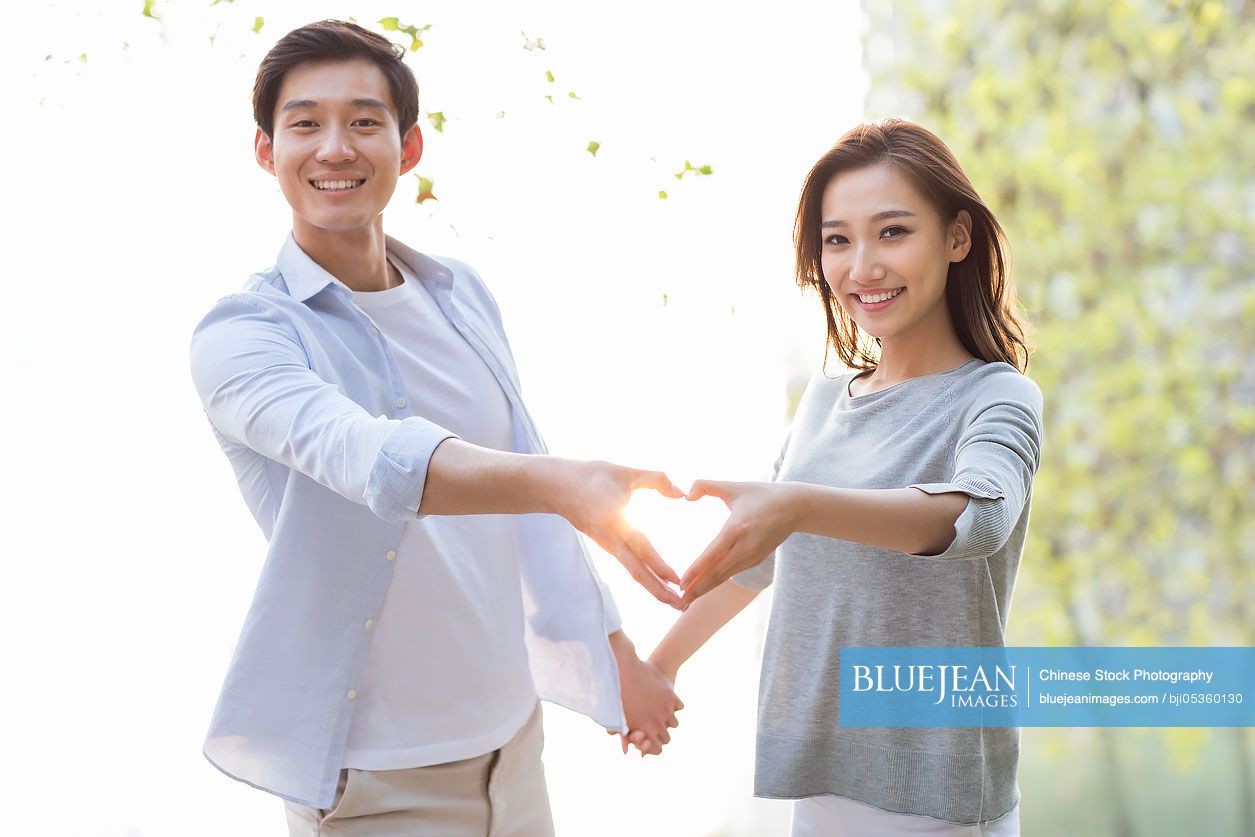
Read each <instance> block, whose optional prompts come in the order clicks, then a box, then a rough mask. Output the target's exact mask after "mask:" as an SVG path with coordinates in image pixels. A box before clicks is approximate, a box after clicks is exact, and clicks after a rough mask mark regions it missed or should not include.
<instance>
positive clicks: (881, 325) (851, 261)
mask: <svg viewBox="0 0 1255 837" xmlns="http://www.w3.org/2000/svg"><path fill="white" fill-rule="evenodd" d="M820 222H821V228H820V235H821V236H822V237H823V251H822V256H821V259H820V264H821V266H822V268H823V272H824V279H825V280H826V281H827V283H828V287H830V288H831V289H832V293H833V296H834V297H836V299H837V300H838V301H839V302H840V304H841V307H842V308H844V309H845V311H846V313H847V314H849V315H850V317H852V318H853V319H854V322H856V323H857V324H858V326H859V328H861V329H862V330H863V331H865V332H867V333H868V334H870V335H872V336H873V337H879V338H880V339H881V341H882V343H883V341H884V340H886V339H887V338H892V337H895V336H898V335H903V334H907V333H912V332H916V331H917V330H920V329H923V330H925V331H932V330H933V329H937V330H939V331H940V330H944V329H951V330H952V329H953V326H951V325H950V320H949V316H948V314H947V312H946V306H945V290H946V275H947V273H948V271H949V268H950V263H951V262H959V261H962V260H963V259H964V257H966V256H967V253H968V250H969V249H970V248H971V217H970V216H969V215H968V213H967V212H966V211H961V212H960V213H959V217H958V219H957V220H956V221H955V222H954V223H952V224H948V225H947V224H945V223H943V221H942V219H941V217H940V216H939V215H938V214H937V212H936V210H935V209H933V207H932V204H930V203H929V202H928V201H927V199H925V198H924V196H923V195H922V194H920V192H919V191H918V190H916V188H915V187H914V186H913V185H912V184H911V183H910V181H908V180H907V179H906V178H905V177H903V176H902V175H901V174H899V173H898V172H897V171H896V170H895V169H893V168H892V167H890V166H888V165H877V166H868V167H866V168H861V169H854V170H852V171H847V172H843V173H842V174H839V175H837V176H836V177H834V178H833V179H832V180H831V181H829V182H828V185H827V186H826V187H825V188H824V194H823V202H822V204H821V206H820ZM921 336H923V335H921Z"/></svg>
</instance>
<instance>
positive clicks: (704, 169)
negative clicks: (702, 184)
mask: <svg viewBox="0 0 1255 837" xmlns="http://www.w3.org/2000/svg"><path fill="white" fill-rule="evenodd" d="M689 172H692V173H693V174H694V176H698V177H702V176H706V175H710V174H714V169H712V168H711V167H710V166H708V165H706V166H694V165H693V164H692V163H691V162H689V161H688V160H685V161H684V168H682V169H680V170H679V171H678V172H676V174H675V179H676V180H683V179H684V175H686V174H688V173H689Z"/></svg>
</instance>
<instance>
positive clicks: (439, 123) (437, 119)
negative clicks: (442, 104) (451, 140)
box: [427, 110, 445, 134]
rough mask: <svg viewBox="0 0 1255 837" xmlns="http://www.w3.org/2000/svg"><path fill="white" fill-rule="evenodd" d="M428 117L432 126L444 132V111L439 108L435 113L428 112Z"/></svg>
mask: <svg viewBox="0 0 1255 837" xmlns="http://www.w3.org/2000/svg"><path fill="white" fill-rule="evenodd" d="M427 119H428V121H430V122H431V127H433V128H435V129H436V130H437V131H439V132H440V133H442V134H443V133H444V123H445V118H444V111H442V110H438V111H436V112H435V113H429V114H427Z"/></svg>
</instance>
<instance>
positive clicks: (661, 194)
mask: <svg viewBox="0 0 1255 837" xmlns="http://www.w3.org/2000/svg"><path fill="white" fill-rule="evenodd" d="M658 199H659V200H663V201H665V200H666V199H667V193H666V192H664V191H663V190H661V189H659V190H658Z"/></svg>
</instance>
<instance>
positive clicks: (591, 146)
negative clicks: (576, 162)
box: [587, 140, 601, 157]
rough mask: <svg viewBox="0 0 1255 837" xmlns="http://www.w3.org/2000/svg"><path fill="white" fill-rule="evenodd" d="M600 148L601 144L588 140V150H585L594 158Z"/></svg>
mask: <svg viewBox="0 0 1255 837" xmlns="http://www.w3.org/2000/svg"><path fill="white" fill-rule="evenodd" d="M600 148H601V143H599V142H597V140H589V141H588V149H587V150H588V153H589V154H592V155H593V156H594V157H596V156H597V151H598V150H599V149H600Z"/></svg>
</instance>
